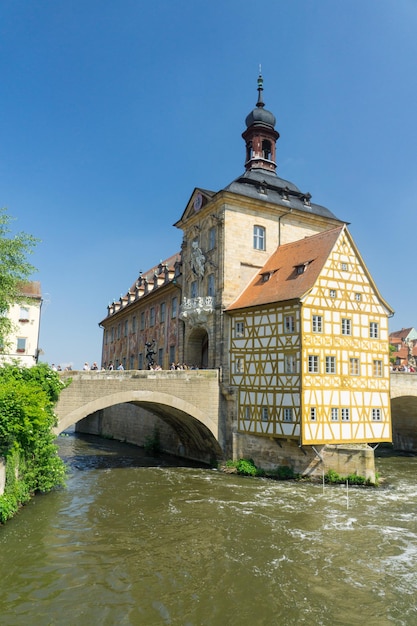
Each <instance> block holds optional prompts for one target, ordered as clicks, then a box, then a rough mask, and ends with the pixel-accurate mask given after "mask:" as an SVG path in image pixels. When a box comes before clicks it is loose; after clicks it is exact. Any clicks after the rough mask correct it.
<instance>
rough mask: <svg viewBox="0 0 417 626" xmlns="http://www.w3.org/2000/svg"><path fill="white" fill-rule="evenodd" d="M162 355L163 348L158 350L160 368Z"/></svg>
mask: <svg viewBox="0 0 417 626" xmlns="http://www.w3.org/2000/svg"><path fill="white" fill-rule="evenodd" d="M163 354H164V350H163V348H159V349H158V365H161V366H162V357H163Z"/></svg>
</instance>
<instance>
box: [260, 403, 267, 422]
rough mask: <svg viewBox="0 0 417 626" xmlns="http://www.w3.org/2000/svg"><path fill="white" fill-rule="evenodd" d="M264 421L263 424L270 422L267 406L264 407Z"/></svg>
mask: <svg viewBox="0 0 417 626" xmlns="http://www.w3.org/2000/svg"><path fill="white" fill-rule="evenodd" d="M261 415H262V421H263V422H267V421H268V407H267V406H263V407H262V414H261Z"/></svg>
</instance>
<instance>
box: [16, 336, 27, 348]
mask: <svg viewBox="0 0 417 626" xmlns="http://www.w3.org/2000/svg"><path fill="white" fill-rule="evenodd" d="M16 350H17V352H26V337H18V338H17V345H16Z"/></svg>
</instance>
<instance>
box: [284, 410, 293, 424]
mask: <svg viewBox="0 0 417 626" xmlns="http://www.w3.org/2000/svg"><path fill="white" fill-rule="evenodd" d="M292 418H293V412H292V408H289V409H284V422H292Z"/></svg>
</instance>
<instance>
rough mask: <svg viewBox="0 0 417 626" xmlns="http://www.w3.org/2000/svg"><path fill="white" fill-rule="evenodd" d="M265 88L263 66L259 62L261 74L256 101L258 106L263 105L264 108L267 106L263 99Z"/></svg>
mask: <svg viewBox="0 0 417 626" xmlns="http://www.w3.org/2000/svg"><path fill="white" fill-rule="evenodd" d="M263 90H264V79H263V76H262V67H261V64H259V76H258V102H257V103H256V106H257V107H261V108H263V107H264V106H265V103H264V101H263V99H262V92H263Z"/></svg>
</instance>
